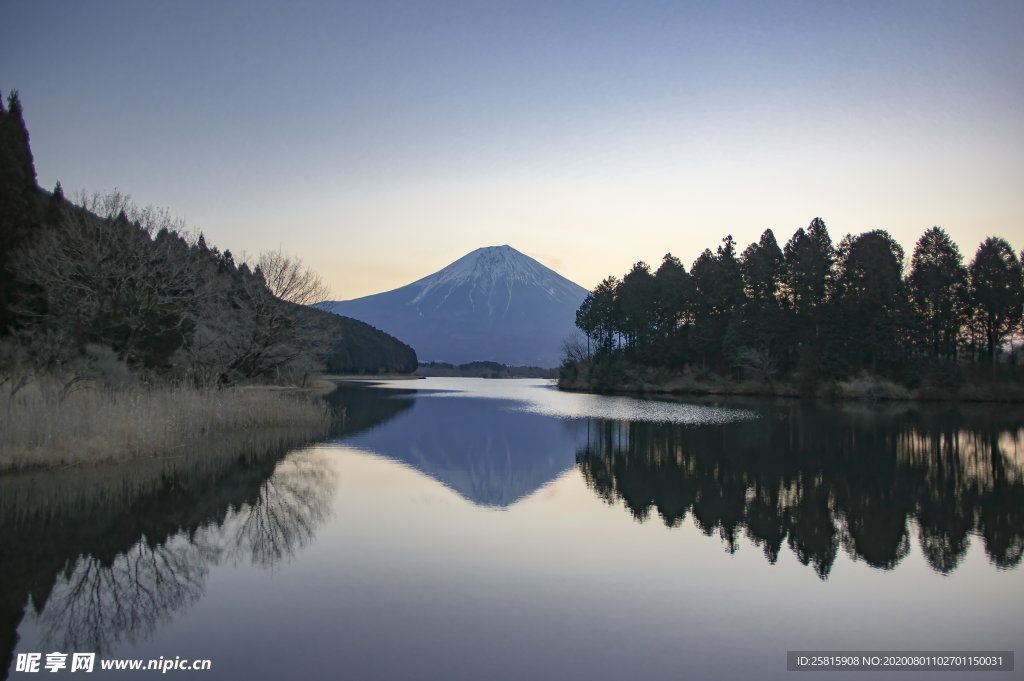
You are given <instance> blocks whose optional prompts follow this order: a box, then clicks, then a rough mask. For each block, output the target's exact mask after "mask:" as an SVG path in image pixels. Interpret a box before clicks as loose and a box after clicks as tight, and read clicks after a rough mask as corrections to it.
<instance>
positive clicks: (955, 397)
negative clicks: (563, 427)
mask: <svg viewBox="0 0 1024 681" xmlns="http://www.w3.org/2000/svg"><path fill="white" fill-rule="evenodd" d="M633 373H638V374H640V375H633V376H631V377H630V378H626V379H619V380H607V379H592V378H590V377H589V376H587V377H585V378H584V377H579V376H577V377H576V378H572V379H570V378H567V377H565V376H564V375H563V376H559V378H558V381H557V383H556V385H557V387H558V389H559V390H563V391H565V392H591V393H598V394H606V395H634V396H642V395H652V396H670V395H671V396H686V395H689V396H721V397H758V398H764V399H787V400H821V401H828V402H928V403H950V404H978V403H983V404H984V403H988V404H1000V403H1002V404H1006V403H1014V404H1016V403H1022V402H1024V386H1022V385H1020V384H1016V383H1009V382H1007V383H1003V384H998V383H997V384H971V385H967V386H964V387H962V388H960V389H959V390H956V391H952V390H948V389H943V388H937V387H934V386H925V387H921V388H915V389H911V388H907V387H905V386H902V385H899V384H897V383H894V382H892V381H888V380H886V379H882V378H879V377H876V376H859V377H856V378H852V379H849V380H845V381H830V382H826V383H821V384H819V385H817V386H816V387H815V388H814V389H813V392H810V393H809V394H808V392H807V391H806V390H801V389H800V387H799V386H797V385H796V384H794V383H792V382H789V381H783V380H780V381H773V382H771V383H767V382H765V381H757V380H751V379H747V380H736V379H728V378H723V377H720V376H715V375H712V376H709V377H701V378H697V377H696V376H694V375H693V374H690V373H682V374H671V375H663V376H661V377H652V376H650V375H649V374H650V373H652V372H651V370H644V371H643V372H633ZM656 373H662V374H664V372H656ZM644 374H647V375H644Z"/></svg>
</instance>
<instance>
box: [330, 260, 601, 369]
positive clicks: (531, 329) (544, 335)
mask: <svg viewBox="0 0 1024 681" xmlns="http://www.w3.org/2000/svg"><path fill="white" fill-rule="evenodd" d="M586 295H587V291H586V290H585V289H584V288H583V287H582V286H579V285H578V284H575V283H573V282H571V281H569V280H568V279H566V278H565V277H563V276H561V275H560V274H558V273H557V272H555V271H554V270H551V269H549V268H547V267H545V266H544V265H541V264H540V263H539V262H537V261H536V260H534V259H533V258H530V257H529V256H526V255H523V254H522V253H520V252H519V251H517V250H516V249H514V248H512V247H510V246H491V247H487V248H478V249H477V250H475V251H473V252H471V253H468V254H467V255H465V256H463V257H461V258H459V259H458V260H456V261H455V262H453V263H452V264H450V265H448V266H447V267H445V268H443V269H441V270H440V271H438V272H435V273H434V274H431V275H429V276H426V277H423V278H422V279H419V280H417V281H414V282H412V283H411V284H408V285H406V286H403V287H401V288H397V289H394V290H393V291H387V292H385V293H378V294H376V295H372V296H366V297H364V298H356V299H355V300H347V301H337V302H328V303H323V304H322V305H321V307H322V308H323V309H325V310H328V311H330V312H334V313H336V314H340V315H345V316H346V317H353V318H355V319H359V320H361V321H364V322H366V323H368V324H371V325H372V326H376V327H377V328H379V329H381V330H383V331H386V332H388V333H390V334H391V335H393V336H395V337H396V338H399V339H401V340H403V341H404V342H406V343H409V344H410V345H412V346H413V348H415V350H416V353H417V356H418V357H419V359H420V361H423V362H427V361H442V362H453V363H456V364H458V363H463V362H471V361H475V360H491V361H496V362H503V363H505V364H512V365H532V366H542V367H555V366H558V364H559V361H560V353H561V343H562V340H563V339H564V338H566V337H567V336H570V335H571V334H573V333H574V329H575V327H574V324H575V319H576V310H577V309H578V308H579V306H580V303H582V302H583V299H584V298H585V297H586Z"/></svg>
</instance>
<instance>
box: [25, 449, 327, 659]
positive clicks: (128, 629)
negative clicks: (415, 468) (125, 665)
mask: <svg viewBox="0 0 1024 681" xmlns="http://www.w3.org/2000/svg"><path fill="white" fill-rule="evenodd" d="M327 464H328V462H327V461H326V460H325V459H324V457H323V455H322V453H321V452H318V451H317V450H306V451H301V452H295V453H292V454H291V455H290V456H288V457H287V458H285V459H283V460H281V461H280V462H275V461H274V460H270V461H265V462H262V463H261V462H239V464H238V465H237V466H235V467H234V468H232V469H230V470H229V471H228V472H226V473H223V474H222V475H218V476H217V477H216V479H214V480H208V481H206V484H200V485H199V486H198V487H192V486H190V485H187V484H185V485H182V484H181V483H182V481H180V480H177V481H169V482H168V487H166V488H165V489H164V490H162V491H161V492H160V493H159V494H157V495H155V496H153V497H148V498H146V499H142V500H136V502H135V503H134V504H133V506H132V507H131V508H130V509H128V510H127V513H128V514H129V515H128V516H126V517H127V518H132V520H131V521H129V522H128V523H127V524H126V525H125V526H123V527H119V526H118V524H117V522H116V521H115V522H114V523H112V524H110V525H111V526H109V529H110V530H112V531H113V532H114V535H113V536H107V537H105V538H104V539H103V540H102V541H101V542H98V543H93V544H92V546H90V547H88V548H85V547H83V548H84V550H83V551H82V552H81V553H77V554H75V553H72V554H71V555H69V559H68V560H67V561H66V562H65V565H66V567H65V568H64V569H63V570H62V571H61V572H60V573H59V574H58V575H56V576H55V579H54V581H52V582H51V583H50V586H49V587H48V588H47V589H46V590H45V591H42V592H40V593H38V594H35V593H34V595H33V601H34V605H35V608H36V612H37V615H38V619H39V622H40V624H41V627H42V631H43V635H44V637H45V641H46V645H47V646H52V648H53V649H56V650H81V651H97V652H105V651H109V650H111V649H112V648H113V647H114V646H115V645H116V644H118V643H119V642H120V641H122V640H127V641H134V640H138V639H141V638H145V637H147V636H149V635H150V634H151V633H152V632H153V631H154V630H155V629H156V627H157V626H158V625H160V624H161V623H163V622H166V621H168V620H169V619H170V618H171V617H172V615H173V614H174V613H175V612H177V611H179V610H181V609H182V608H185V607H188V606H189V605H191V604H192V603H194V602H195V601H196V600H198V599H199V598H200V597H201V596H202V594H203V590H204V587H205V582H206V577H207V575H208V573H209V571H210V568H211V567H212V566H214V565H216V564H219V563H221V562H222V561H223V560H225V559H226V558H230V559H232V560H236V561H244V562H251V563H253V564H255V565H258V566H261V567H272V566H273V565H275V564H277V563H278V562H280V561H282V560H286V559H288V558H290V557H291V556H293V555H295V553H296V552H297V551H298V550H299V549H301V548H302V547H304V546H306V545H307V544H308V543H309V542H310V541H311V539H312V537H313V535H314V533H315V532H316V530H317V528H318V527H319V526H320V524H322V523H323V521H324V520H325V519H326V517H327V515H328V512H329V500H330V498H331V495H332V493H333V485H334V477H333V472H332V471H331V469H330V468H329V466H328V465H327ZM135 514H137V515H135ZM108 524H109V521H108ZM119 532H123V534H122V535H121V540H120V541H122V542H124V543H119V539H118V536H117V535H118V533H119ZM130 538H133V539H130ZM71 556H76V557H73V558H72V557H71Z"/></svg>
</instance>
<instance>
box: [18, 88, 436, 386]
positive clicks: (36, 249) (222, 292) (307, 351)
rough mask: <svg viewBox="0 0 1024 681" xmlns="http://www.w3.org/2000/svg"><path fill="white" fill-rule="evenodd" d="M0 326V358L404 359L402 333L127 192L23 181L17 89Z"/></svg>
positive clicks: (194, 366)
mask: <svg viewBox="0 0 1024 681" xmlns="http://www.w3.org/2000/svg"><path fill="white" fill-rule="evenodd" d="M0 182H2V184H0V188H2V194H0V254H2V255H0V258H2V260H0V265H2V270H0V277H2V279H0V291H2V292H3V293H2V300H0V302H2V307H0V336H2V337H5V338H4V348H5V350H6V352H5V353H4V354H5V355H6V357H5V358H4V359H5V361H6V362H7V363H8V364H10V365H12V366H13V365H16V364H21V365H24V364H31V365H32V366H33V367H35V369H38V370H61V369H65V368H67V367H71V366H73V365H76V363H81V361H82V360H83V358H87V357H92V358H95V357H105V358H107V359H108V360H113V361H114V362H116V363H118V364H120V365H123V366H126V367H127V368H128V369H129V370H132V371H136V372H140V373H144V374H146V375H148V376H153V377H164V378H172V379H177V380H186V381H189V382H191V383H194V384H196V385H201V386H202V385H225V384H233V383H238V382H243V381H265V380H295V379H297V378H298V379H301V378H303V377H305V376H307V375H308V374H309V373H311V372H313V371H316V370H319V369H327V370H328V371H337V372H360V373H367V372H368V373H377V372H381V371H387V372H411V371H413V370H414V369H415V368H416V366H417V360H416V354H415V352H414V351H413V350H412V348H410V347H409V346H407V345H405V344H403V343H401V342H399V341H397V340H396V339H394V338H392V337H391V336H388V335H387V334H384V333H382V332H380V331H378V330H377V329H374V328H373V327H370V326H369V325H366V324H363V323H362V322H358V321H355V320H352V319H347V318H343V317H339V316H337V315H333V314H330V313H327V312H322V311H319V310H315V309H312V308H309V307H306V306H303V305H298V304H295V303H292V302H288V301H287V300H282V299H281V298H278V297H276V296H275V295H273V293H272V292H271V290H270V288H269V287H268V285H267V282H266V280H265V278H264V276H263V273H262V272H261V271H260V269H259V267H256V268H255V269H250V267H249V266H248V265H247V264H246V263H241V264H239V263H236V262H235V259H234V256H233V255H232V253H231V251H229V250H225V251H223V252H221V251H220V250H218V249H217V248H215V247H210V246H208V245H207V243H206V240H205V238H204V237H203V235H202V234H199V235H198V237H197V238H194V239H193V238H188V237H186V236H185V235H184V234H183V227H184V225H183V224H182V223H181V222H180V221H176V220H174V219H173V218H172V217H171V216H170V215H169V214H168V213H167V212H166V211H159V210H153V209H149V208H147V209H140V208H138V207H137V206H135V205H134V204H133V203H132V202H131V200H130V198H129V197H127V196H125V195H123V194H120V193H119V192H116V191H115V192H113V193H111V194H108V195H106V196H95V197H92V198H91V199H87V198H83V199H82V200H81V201H79V202H77V203H72V202H70V201H68V200H67V199H66V198H65V197H64V194H63V190H62V189H61V187H60V184H59V183H58V184H57V186H56V187H55V189H54V191H53V192H52V193H47V192H43V191H41V190H40V189H39V188H38V187H37V186H36V176H35V169H34V166H33V162H32V153H31V150H30V148H29V138H28V132H27V129H26V128H25V123H24V120H23V117H22V110H21V104H20V102H19V100H18V96H17V94H16V93H12V94H11V95H10V96H9V97H8V99H7V105H6V106H4V107H0Z"/></svg>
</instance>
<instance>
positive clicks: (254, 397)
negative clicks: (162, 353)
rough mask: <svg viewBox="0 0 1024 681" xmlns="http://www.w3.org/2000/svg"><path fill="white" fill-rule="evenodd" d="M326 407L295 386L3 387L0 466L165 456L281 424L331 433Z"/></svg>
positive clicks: (49, 383) (48, 383)
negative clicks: (292, 388) (220, 437)
mask: <svg viewBox="0 0 1024 681" xmlns="http://www.w3.org/2000/svg"><path fill="white" fill-rule="evenodd" d="M329 421H330V415H329V412H328V408H327V406H326V405H325V404H324V403H323V402H321V401H319V400H314V399H311V398H310V397H309V396H307V395H305V394H303V393H300V392H297V391H283V390H268V389H260V388H232V389H224V390H195V389H192V388H186V387H178V386H166V387H158V388H150V387H143V386H135V387H126V388H120V389H104V388H86V389H81V390H76V391H72V392H70V393H66V391H65V390H64V386H63V385H62V384H61V382H60V381H58V380H56V379H41V380H35V381H33V382H31V383H29V384H28V385H26V386H24V387H22V388H21V389H19V390H18V391H17V392H15V393H14V394H13V395H11V394H10V392H9V391H4V392H3V393H0V433H2V436H0V470H5V469H21V468H32V467H48V468H52V467H60V466H68V465H75V464H82V463H100V462H109V461H123V460H128V459H138V458H163V457H171V456H176V455H179V454H181V453H182V452H181V450H183V449H187V448H188V447H189V446H190V444H191V443H195V442H198V441H201V440H209V439H210V438H211V437H214V438H215V437H217V436H218V435H227V434H231V433H238V432H249V431H259V430H273V429H280V428H296V427H297V428H303V429H309V430H310V432H313V433H315V432H320V433H323V432H326V429H327V426H328V424H329Z"/></svg>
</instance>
